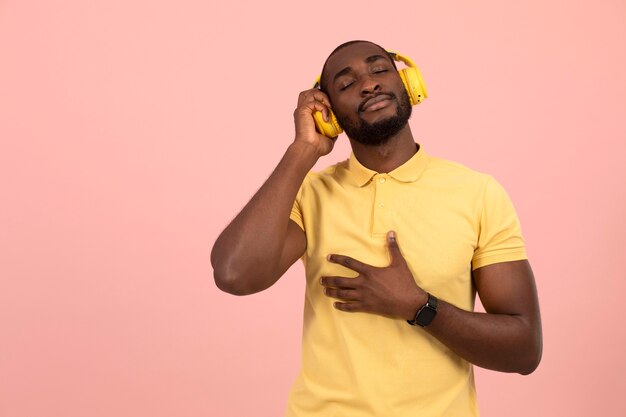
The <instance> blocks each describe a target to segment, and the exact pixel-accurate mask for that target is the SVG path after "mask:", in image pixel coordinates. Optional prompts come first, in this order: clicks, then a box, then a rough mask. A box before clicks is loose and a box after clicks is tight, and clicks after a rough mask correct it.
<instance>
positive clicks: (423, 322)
mask: <svg viewBox="0 0 626 417" xmlns="http://www.w3.org/2000/svg"><path fill="white" fill-rule="evenodd" d="M427 296H428V300H427V301H426V303H425V304H424V305H423V306H422V307H420V308H419V310H417V311H416V312H415V316H414V318H413V319H412V320H407V322H408V323H409V324H411V325H413V326H416V325H418V326H421V327H426V326H428V325H430V324H431V323H432V321H433V320H434V319H435V317H436V316H437V304H438V301H439V300H438V299H437V297H435V296H434V295H432V294H428V293H427Z"/></svg>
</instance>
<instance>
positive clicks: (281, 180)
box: [211, 89, 334, 295]
mask: <svg viewBox="0 0 626 417" xmlns="http://www.w3.org/2000/svg"><path fill="white" fill-rule="evenodd" d="M329 108H330V102H329V100H328V97H327V96H326V95H325V94H324V93H322V92H321V91H320V90H318V89H312V90H307V91H303V92H302V93H300V96H299V98H298V107H297V108H296V110H295V111H294V119H295V125H296V138H295V140H294V142H293V143H292V144H291V145H289V147H288V148H287V151H286V152H285V154H284V156H283V158H282V159H281V161H280V162H279V163H278V166H277V167H276V169H275V170H274V172H273V173H272V174H271V175H270V177H269V178H268V179H267V181H265V183H264V184H263V186H262V187H261V188H260V189H259V191H257V192H256V194H255V195H254V196H253V197H252V199H251V200H250V202H248V204H246V206H245V207H244V208H243V209H242V210H241V212H240V213H239V214H238V215H237V217H235V219H234V220H233V221H232V222H231V223H230V224H229V225H228V227H226V229H225V230H224V231H223V232H222V233H221V234H220V236H219V237H218V238H217V240H216V241H215V244H214V245H213V249H212V251H211V264H212V265H213V276H214V278H215V283H216V285H217V286H218V287H219V288H220V289H221V290H223V291H225V292H228V293H231V294H235V295H246V294H252V293H255V292H259V291H262V290H264V289H266V288H268V287H270V286H271V285H273V284H274V283H275V282H276V281H277V280H278V279H279V278H280V277H281V276H282V275H283V274H284V273H285V271H286V270H287V269H288V268H289V267H290V266H291V265H292V264H293V263H294V262H295V261H296V260H298V258H299V257H301V256H302V254H303V253H304V251H305V250H306V237H305V234H304V232H303V231H302V229H300V227H299V226H298V225H297V224H296V223H295V222H293V221H291V220H290V219H289V216H290V214H291V208H292V206H293V203H294V200H295V198H296V195H297V193H298V189H299V188H300V186H301V185H302V181H303V180H304V178H305V176H306V174H307V173H308V172H309V170H310V169H311V168H312V167H313V165H315V163H316V162H317V160H318V159H319V158H320V157H321V156H323V155H326V154H328V153H329V152H330V151H331V150H332V148H333V145H334V142H333V141H332V140H331V139H329V138H327V137H325V136H323V135H320V134H319V133H317V132H316V130H315V122H314V119H313V116H312V115H313V112H315V111H320V112H322V114H323V117H324V118H325V119H326V118H327V117H328V109H329Z"/></svg>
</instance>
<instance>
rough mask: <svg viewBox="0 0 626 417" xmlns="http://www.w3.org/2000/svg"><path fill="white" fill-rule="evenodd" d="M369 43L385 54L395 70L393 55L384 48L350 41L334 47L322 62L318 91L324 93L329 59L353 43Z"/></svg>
mask: <svg viewBox="0 0 626 417" xmlns="http://www.w3.org/2000/svg"><path fill="white" fill-rule="evenodd" d="M360 42H362V43H369V44H372V45H374V46H377V47H378V48H380V50H381V51H383V52H384V53H385V55H386V56H388V57H389V60H390V61H391V64H392V65H393V67H394V68H395V69H396V70H397V69H398V67H396V62H395V60H394V58H393V55H392V54H390V53H389V52H388V51H387V50H386V49H385V48H383V47H382V46H380V45H378V44H377V43H374V42H371V41H364V40H352V41H348V42H344V43H342V44H341V45H339V46H338V47H336V48H335V49H333V51H332V52H331V53H330V54H329V55H328V58H326V61H324V66H323V67H322V72H321V75H320V83H319V88H320V90H322V91H323V92H325V93H326V91H327V90H326V86H327V83H326V81H325V80H324V71H326V64H328V60H329V59H330V57H331V56H333V55H335V54H336V53H337V52H338V51H340V50H342V49H343V48H345V47H347V46H350V45H353V44H355V43H360Z"/></svg>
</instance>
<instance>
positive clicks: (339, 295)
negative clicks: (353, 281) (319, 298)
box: [324, 288, 358, 301]
mask: <svg viewBox="0 0 626 417" xmlns="http://www.w3.org/2000/svg"><path fill="white" fill-rule="evenodd" d="M324 295H326V296H328V297H331V298H336V299H338V300H345V301H355V300H358V292H357V291H356V290H353V289H345V288H324Z"/></svg>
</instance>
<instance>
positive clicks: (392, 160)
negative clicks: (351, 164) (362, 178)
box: [350, 124, 418, 173]
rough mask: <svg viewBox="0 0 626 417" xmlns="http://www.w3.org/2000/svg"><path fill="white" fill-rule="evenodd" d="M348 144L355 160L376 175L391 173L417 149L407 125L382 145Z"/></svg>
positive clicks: (351, 141)
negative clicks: (376, 173)
mask: <svg viewBox="0 0 626 417" xmlns="http://www.w3.org/2000/svg"><path fill="white" fill-rule="evenodd" d="M350 144H351V145H352V152H354V156H355V157H356V159H357V160H358V161H359V162H360V163H361V164H362V165H363V166H364V167H366V168H369V169H371V170H372V171H376V172H378V173H387V172H390V171H393V170H394V169H396V168H398V167H399V166H400V165H402V164H404V163H405V162H406V161H408V160H409V159H411V157H412V156H413V155H415V153H416V152H417V149H418V148H417V146H416V145H415V140H414V139H413V134H412V133H411V128H410V127H409V125H408V124H407V125H406V126H405V127H404V129H402V130H401V131H400V132H398V134H396V135H395V136H392V137H390V138H389V140H387V141H386V142H385V143H384V144H382V145H377V146H371V145H363V144H362V143H359V142H356V141H354V140H352V139H350Z"/></svg>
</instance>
